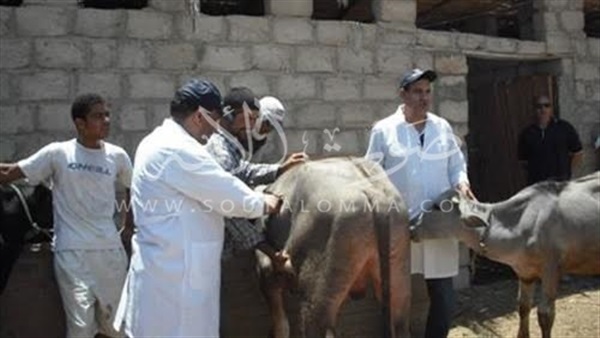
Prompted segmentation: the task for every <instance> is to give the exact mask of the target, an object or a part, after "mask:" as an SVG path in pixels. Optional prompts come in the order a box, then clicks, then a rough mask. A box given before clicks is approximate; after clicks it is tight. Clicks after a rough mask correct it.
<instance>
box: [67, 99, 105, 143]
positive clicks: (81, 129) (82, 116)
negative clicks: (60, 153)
mask: <svg viewBox="0 0 600 338" xmlns="http://www.w3.org/2000/svg"><path fill="white" fill-rule="evenodd" d="M109 115H110V113H109V111H108V105H107V104H106V101H105V100H104V98H103V97H102V96H100V95H98V94H83V95H79V96H78V97H76V98H75V101H73V104H72V105H71V118H72V119H73V123H75V128H77V134H78V135H79V137H82V138H84V139H87V140H91V141H97V140H102V139H104V138H106V137H107V136H108V131H109V129H110V117H109Z"/></svg>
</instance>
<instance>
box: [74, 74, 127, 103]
mask: <svg viewBox="0 0 600 338" xmlns="http://www.w3.org/2000/svg"><path fill="white" fill-rule="evenodd" d="M83 93H98V94H100V95H102V96H104V97H106V98H118V97H121V77H120V76H119V75H118V74H113V73H95V74H80V75H79V77H78V87H77V94H83Z"/></svg>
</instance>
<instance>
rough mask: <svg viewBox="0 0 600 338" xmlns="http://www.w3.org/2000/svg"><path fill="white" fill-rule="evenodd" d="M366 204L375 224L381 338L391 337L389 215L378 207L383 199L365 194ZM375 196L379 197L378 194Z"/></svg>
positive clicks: (371, 194) (384, 206)
mask: <svg viewBox="0 0 600 338" xmlns="http://www.w3.org/2000/svg"><path fill="white" fill-rule="evenodd" d="M365 193H366V195H367V199H368V203H369V204H370V207H371V209H370V210H373V221H374V224H375V234H376V236H377V253H378V255H379V272H380V275H381V304H382V315H383V322H382V330H383V332H382V335H381V337H383V338H391V337H393V336H394V335H393V332H392V330H393V326H392V323H391V320H392V312H391V286H390V223H391V222H390V213H388V212H383V211H382V210H385V209H380V208H386V207H387V206H386V205H379V204H378V202H377V201H382V200H383V201H385V200H386V199H385V198H379V199H376V198H375V197H376V195H374V194H373V191H371V192H365ZM375 194H379V195H381V193H380V192H376V193H375Z"/></svg>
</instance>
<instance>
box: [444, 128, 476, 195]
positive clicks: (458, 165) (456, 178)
mask: <svg viewBox="0 0 600 338" xmlns="http://www.w3.org/2000/svg"><path fill="white" fill-rule="evenodd" d="M445 132H446V133H447V135H448V137H450V140H449V145H450V147H449V149H448V154H449V156H448V178H449V179H450V184H452V187H454V188H455V189H456V190H458V191H459V192H460V193H461V194H462V195H464V196H466V197H467V198H469V199H472V200H476V198H475V194H473V192H472V191H471V184H470V183H469V176H468V174H467V163H466V162H465V157H464V156H463V153H462V151H461V150H460V147H459V146H458V143H457V138H458V137H457V136H455V135H454V134H453V133H452V128H451V127H450V125H448V126H447V129H446V131H445Z"/></svg>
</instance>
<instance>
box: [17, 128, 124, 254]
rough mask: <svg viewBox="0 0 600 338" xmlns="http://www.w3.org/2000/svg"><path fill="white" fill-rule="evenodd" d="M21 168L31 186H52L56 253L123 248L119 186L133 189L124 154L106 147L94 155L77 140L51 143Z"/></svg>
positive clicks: (110, 146) (113, 148)
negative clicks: (44, 183)
mask: <svg viewBox="0 0 600 338" xmlns="http://www.w3.org/2000/svg"><path fill="white" fill-rule="evenodd" d="M18 165H19V167H20V168H21V170H22V171H23V173H24V174H25V176H26V177H27V178H28V179H29V180H30V181H33V182H41V181H46V180H48V179H49V180H50V181H51V183H52V198H53V210H54V231H55V232H54V250H56V251H60V250H72V249H86V250H96V249H113V248H119V247H121V246H122V244H121V241H120V237H119V234H118V231H117V227H116V225H115V223H114V220H113V215H114V212H115V206H116V204H115V183H116V182H117V181H118V182H119V183H121V184H122V185H124V186H125V187H127V188H128V187H129V186H130V185H131V171H132V166H131V160H130V159H129V156H128V155H127V153H126V152H125V150H123V148H121V147H118V146H116V145H113V144H110V143H108V142H102V146H101V148H99V149H91V148H86V147H84V146H82V145H81V144H79V143H78V142H77V140H76V139H72V140H69V141H65V142H54V143H51V144H49V145H47V146H45V147H44V148H42V149H40V150H39V151H38V152H37V153H35V154H33V155H32V156H30V157H29V158H27V159H24V160H22V161H19V163H18Z"/></svg>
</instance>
